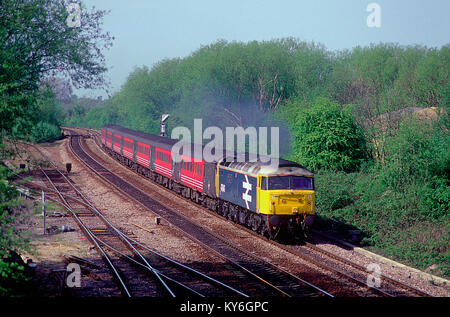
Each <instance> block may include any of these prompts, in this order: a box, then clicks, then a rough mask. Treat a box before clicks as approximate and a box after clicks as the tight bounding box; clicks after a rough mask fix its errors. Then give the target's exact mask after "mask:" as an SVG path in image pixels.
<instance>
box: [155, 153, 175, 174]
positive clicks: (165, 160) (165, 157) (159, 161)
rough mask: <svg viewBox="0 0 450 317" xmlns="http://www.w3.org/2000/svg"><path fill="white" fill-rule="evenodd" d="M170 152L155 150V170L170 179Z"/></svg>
mask: <svg viewBox="0 0 450 317" xmlns="http://www.w3.org/2000/svg"><path fill="white" fill-rule="evenodd" d="M172 162H173V161H172V152H171V151H169V150H165V149H161V148H158V147H157V148H156V157H155V170H156V171H157V172H158V173H160V174H162V175H165V176H167V177H170V178H172Z"/></svg>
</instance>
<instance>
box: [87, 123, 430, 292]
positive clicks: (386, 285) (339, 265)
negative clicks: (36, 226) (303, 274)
mask: <svg viewBox="0 0 450 317" xmlns="http://www.w3.org/2000/svg"><path fill="white" fill-rule="evenodd" d="M90 136H92V137H94V138H95V141H96V143H97V145H98V147H99V148H101V146H100V145H99V143H98V138H96V135H95V133H93V132H92V131H91V133H90ZM135 174H136V175H139V174H137V173H135ZM139 176H141V177H143V176H142V175H139ZM144 178H145V177H144ZM156 185H157V186H158V187H160V188H162V189H164V190H168V189H166V188H164V187H163V186H161V185H159V184H156ZM180 199H183V200H185V201H189V202H190V203H193V202H192V201H190V200H188V199H186V198H183V197H180ZM196 206H198V204H196ZM200 208H202V209H204V210H205V211H207V212H208V213H209V214H211V215H213V216H214V217H217V218H220V216H218V215H217V214H215V213H214V212H212V211H210V210H208V209H206V208H204V207H200ZM231 224H232V225H233V226H236V227H239V228H240V229H244V230H246V231H247V232H248V233H250V234H251V235H253V236H254V237H255V238H258V239H264V238H261V237H260V236H259V235H256V234H255V233H254V232H253V231H251V230H248V229H246V228H243V227H242V226H238V225H236V224H234V223H231ZM265 240H266V241H267V242H269V243H272V244H273V245H276V246H277V247H279V248H281V249H283V250H285V251H287V252H289V253H291V254H293V255H295V256H298V257H301V258H302V259H304V260H305V261H308V262H310V263H313V264H314V265H316V266H318V267H320V268H322V269H324V270H327V271H330V272H333V273H335V274H338V275H339V276H341V277H342V278H345V279H347V280H349V281H352V282H353V283H355V284H358V285H360V286H361V287H365V288H366V289H367V292H368V293H372V294H376V295H378V296H384V297H398V296H419V297H431V296H432V295H430V294H428V293H426V292H423V291H421V290H419V289H417V288H415V287H413V286H411V285H408V284H405V283H402V282H400V281H397V280H395V279H392V278H390V277H388V276H386V275H384V274H381V273H380V274H379V275H377V277H378V278H379V279H380V281H381V283H380V284H379V285H370V286H369V285H368V283H367V277H368V275H369V273H370V272H368V271H367V268H366V267H363V266H361V265H359V264H357V263H354V262H352V261H350V260H348V259H345V258H342V257H340V256H338V255H335V254H333V253H331V252H329V251H326V250H324V249H322V248H320V247H318V246H316V245H314V244H313V243H309V242H308V243H306V244H305V245H304V246H287V245H284V244H280V243H278V242H276V241H272V240H268V239H265Z"/></svg>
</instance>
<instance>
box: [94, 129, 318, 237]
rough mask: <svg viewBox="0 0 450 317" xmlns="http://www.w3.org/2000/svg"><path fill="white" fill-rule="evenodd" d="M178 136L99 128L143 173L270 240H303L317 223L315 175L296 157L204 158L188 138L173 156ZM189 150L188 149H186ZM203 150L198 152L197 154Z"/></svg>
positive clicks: (105, 142)
mask: <svg viewBox="0 0 450 317" xmlns="http://www.w3.org/2000/svg"><path fill="white" fill-rule="evenodd" d="M177 142H179V140H174V139H170V138H165V137H161V136H158V135H153V134H148V133H143V132H139V131H134V130H131V129H128V128H124V127H121V126H117V125H106V126H104V127H103V128H102V129H101V143H102V147H103V149H104V150H105V151H106V152H107V153H108V154H109V155H111V156H112V157H114V158H115V159H117V160H118V161H119V162H121V163H122V164H124V165H126V166H128V167H129V168H131V169H133V170H134V171H136V172H137V173H139V174H142V175H144V176H146V177H148V178H150V179H151V180H153V181H155V182H157V183H159V184H161V185H163V186H165V187H167V188H169V189H171V190H172V191H174V192H176V193H177V194H179V195H181V196H183V197H185V198H188V199H190V200H193V201H194V202H196V203H198V204H201V205H203V206H204V207H207V208H209V209H210V210H212V211H214V212H216V213H218V214H219V215H221V216H223V217H226V218H227V219H229V220H232V221H234V222H236V223H239V224H241V225H244V226H246V227H248V228H251V229H252V230H253V231H255V232H258V233H260V234H262V235H264V236H266V237H268V238H270V239H275V238H277V237H290V238H300V239H303V238H304V237H305V236H306V234H307V232H308V230H309V228H311V226H312V224H313V222H314V216H315V210H314V208H315V204H314V202H315V192H314V174H313V173H312V172H311V171H309V170H307V169H306V168H305V167H303V166H301V165H299V164H298V163H296V162H292V161H287V160H283V159H279V162H278V165H277V166H275V167H274V166H273V164H268V163H263V162H266V161H267V160H263V159H262V158H261V157H259V156H257V157H256V159H250V155H249V154H248V153H245V154H244V157H245V160H244V161H243V162H242V160H237V157H238V153H234V152H233V153H231V154H230V152H227V151H223V152H219V153H215V154H219V155H215V158H220V159H217V160H214V161H213V162H210V161H206V160H204V159H203V157H202V155H201V154H202V153H203V149H204V146H203V145H198V144H193V143H186V144H185V146H184V147H182V149H190V151H189V153H183V152H181V153H180V152H178V153H177V155H178V156H177V157H178V158H181V159H176V160H174V155H175V153H174V145H175V144H176V143H177ZM186 152H188V151H186ZM198 153H200V155H199V154H198Z"/></svg>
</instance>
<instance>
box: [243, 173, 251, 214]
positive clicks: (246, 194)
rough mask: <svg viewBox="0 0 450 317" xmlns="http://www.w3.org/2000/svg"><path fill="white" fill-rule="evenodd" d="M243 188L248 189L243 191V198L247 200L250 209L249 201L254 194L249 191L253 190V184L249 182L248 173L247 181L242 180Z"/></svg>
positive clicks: (246, 203)
mask: <svg viewBox="0 0 450 317" xmlns="http://www.w3.org/2000/svg"><path fill="white" fill-rule="evenodd" d="M242 188H244V189H245V190H246V191H245V193H242V199H243V200H244V201H245V205H246V206H247V209H249V207H248V203H249V202H250V203H251V202H252V196H250V195H249V194H248V193H249V192H250V191H251V190H252V184H250V183H249V181H248V177H247V175H245V182H242Z"/></svg>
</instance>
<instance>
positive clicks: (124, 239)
mask: <svg viewBox="0 0 450 317" xmlns="http://www.w3.org/2000/svg"><path fill="white" fill-rule="evenodd" d="M40 153H41V154H42V155H43V156H44V157H46V156H45V155H44V154H43V153H42V152H40ZM46 159H47V160H48V162H49V163H50V164H51V165H52V167H53V168H54V169H55V170H56V171H57V172H58V173H59V174H60V175H61V176H62V177H63V178H64V180H65V181H66V183H67V184H69V185H70V186H71V187H72V188H73V189H74V190H75V191H76V192H77V194H79V195H80V197H81V198H82V199H83V200H84V201H85V202H86V203H87V204H88V205H89V206H90V208H91V209H92V211H94V212H95V213H96V214H97V216H99V217H100V218H101V219H102V221H104V222H105V223H106V224H107V225H108V226H110V227H111V229H113V230H114V231H115V232H116V234H118V235H119V237H120V238H121V240H122V241H123V242H124V243H125V244H127V245H128V246H129V247H130V248H131V249H132V250H133V252H134V253H135V254H136V255H137V256H139V257H140V258H141V260H142V261H143V262H144V263H145V265H146V266H147V267H148V268H149V270H150V272H152V273H153V275H154V276H155V277H156V278H157V279H158V280H159V281H160V283H161V284H162V285H163V286H164V288H165V289H166V290H167V292H168V293H169V294H170V295H171V296H172V297H176V295H175V293H174V292H173V291H172V290H171V289H170V287H169V286H168V285H167V284H166V282H165V281H164V280H163V279H162V278H161V276H160V275H159V274H158V272H157V271H156V270H155V269H154V268H153V266H151V265H150V263H148V261H147V260H146V259H145V257H144V256H143V255H142V254H141V253H140V252H139V251H138V250H136V249H135V248H134V246H133V245H132V244H131V243H130V242H129V241H128V239H126V237H125V235H124V234H123V233H122V232H121V231H120V230H118V229H117V228H116V227H115V226H114V225H113V224H111V223H110V222H109V221H108V220H107V219H106V218H105V217H104V216H103V214H102V213H101V212H100V211H99V210H98V209H97V208H96V207H95V206H94V205H92V204H91V203H90V201H89V200H88V199H87V198H86V197H85V196H84V195H83V194H82V193H81V192H80V191H79V190H78V188H76V187H75V185H73V184H72V182H71V181H70V180H69V179H68V178H67V177H66V176H65V175H64V174H63V173H62V172H61V171H60V170H59V169H58V167H56V165H55V164H53V162H52V161H51V160H50V159H48V158H47V157H46ZM40 169H41V171H42V172H43V173H44V174H45V175H46V176H47V178H48V179H49V181H50V182H51V180H50V178H49V177H48V175H47V174H46V173H45V172H44V170H43V169H42V168H41V167H40ZM51 183H52V182H51ZM52 185H53V187H54V188H55V190H56V191H57V192H58V195H59V196H60V197H61V199H62V200H63V201H64V202H65V204H66V205H68V203H67V201H66V200H65V199H64V197H63V196H62V195H61V193H60V192H59V191H58V190H57V188H56V186H55V185H54V184H53V183H52Z"/></svg>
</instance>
